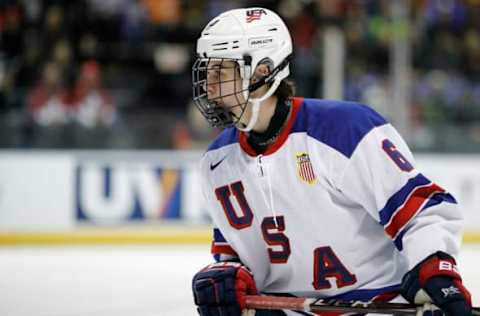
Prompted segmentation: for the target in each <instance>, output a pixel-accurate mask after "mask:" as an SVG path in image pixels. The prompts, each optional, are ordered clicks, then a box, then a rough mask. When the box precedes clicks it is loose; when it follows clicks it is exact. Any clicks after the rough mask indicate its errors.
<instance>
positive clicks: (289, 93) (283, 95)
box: [274, 79, 295, 101]
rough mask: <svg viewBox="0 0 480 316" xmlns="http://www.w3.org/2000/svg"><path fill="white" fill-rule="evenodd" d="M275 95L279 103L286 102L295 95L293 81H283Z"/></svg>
mask: <svg viewBox="0 0 480 316" xmlns="http://www.w3.org/2000/svg"><path fill="white" fill-rule="evenodd" d="M274 95H276V96H277V98H278V100H279V101H285V100H286V99H288V98H291V97H293V96H294V95H295V83H294V82H293V81H292V80H288V79H283V80H282V81H281V82H280V85H278V88H277V90H275V93H274Z"/></svg>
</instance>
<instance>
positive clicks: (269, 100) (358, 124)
mask: <svg viewBox="0 0 480 316" xmlns="http://www.w3.org/2000/svg"><path fill="white" fill-rule="evenodd" d="M197 53H198V56H199V58H198V60H197V61H196V63H195V65H194V66H193V92H194V102H195V104H196V106H197V107H198V109H199V110H200V111H201V113H202V114H203V115H204V116H205V118H206V119H207V120H208V122H209V123H210V124H211V125H212V126H215V127H223V128H225V130H224V131H223V132H222V133H221V134H220V135H219V136H218V138H217V139H216V140H215V141H214V142H213V143H212V145H211V146H210V148H209V149H208V151H207V152H206V153H205V155H204V157H203V159H202V162H201V178H202V180H203V184H202V189H203V193H204V196H205V199H206V202H207V204H208V207H209V211H210V213H211V217H212V220H213V223H214V225H215V228H214V229H213V243H212V253H213V255H214V257H215V259H216V261H217V262H216V263H212V264H210V265H208V266H207V267H205V268H203V269H202V270H201V271H199V272H198V273H197V274H196V275H195V276H194V278H193V293H194V299H195V303H196V305H197V306H198V312H199V313H200V315H202V316H227V315H228V316H239V315H241V313H242V310H244V308H245V295H246V294H255V293H268V294H283V295H294V296H308V297H329V298H339V299H344V300H363V301H371V300H385V301H390V300H392V299H395V298H396V299H397V300H398V299H399V298H401V296H400V295H402V296H403V298H405V299H406V300H408V301H410V302H414V303H417V304H424V305H423V308H420V309H419V311H420V312H425V314H427V313H430V314H431V313H432V310H435V313H438V312H440V311H441V312H443V313H445V314H446V315H452V316H460V315H471V300H470V294H469V293H468V291H467V290H466V289H465V287H464V286H463V285H462V279H461V277H460V274H459V272H458V271H457V269H456V262H455V257H456V256H457V255H458V251H459V244H460V239H461V225H462V216H461V214H460V211H459V209H458V208H457V203H456V201H455V198H454V197H453V196H452V195H451V194H450V193H448V192H447V191H446V190H445V189H444V188H442V187H441V186H439V185H437V184H436V183H434V182H432V181H430V180H429V179H428V178H427V177H426V176H425V175H423V174H422V173H421V172H420V171H419V170H418V169H416V168H415V165H414V159H413V157H412V154H411V152H410V150H409V149H408V147H407V145H406V144H405V142H404V141H403V139H402V138H401V137H400V135H399V134H398V133H397V132H396V130H395V129H394V128H393V127H392V125H390V124H389V123H388V122H387V121H386V120H385V119H384V118H383V117H381V116H380V115H379V114H378V113H376V112H375V111H373V110H372V109H371V108H369V107H368V106H365V105H362V104H358V103H354V102H343V101H332V100H318V99H306V98H305V99H304V98H298V97H292V94H293V93H292V87H291V85H290V84H289V83H288V82H287V81H286V80H285V79H286V78H287V76H288V75H289V58H290V55H291V53H292V42H291V38H290V34H289V32H288V29H287V28H286V26H285V24H284V23H283V21H282V20H281V19H280V18H279V17H278V16H277V14H275V13H274V12H272V11H270V10H267V9H263V8H247V9H236V10H231V11H227V12H224V13H223V14H220V15H219V16H217V17H216V18H214V19H213V20H212V21H211V22H210V23H208V25H207V26H206V27H205V29H204V30H203V31H202V34H201V37H200V39H199V40H198V43H197ZM433 304H434V305H433ZM435 306H437V307H438V308H439V309H435ZM441 312H440V313H441ZM263 313H265V311H262V315H264V314H263ZM259 314H260V313H258V312H257V316H258V315H259ZM285 314H287V315H299V313H297V312H291V311H285V312H282V311H277V312H269V314H268V315H285ZM300 314H305V313H300Z"/></svg>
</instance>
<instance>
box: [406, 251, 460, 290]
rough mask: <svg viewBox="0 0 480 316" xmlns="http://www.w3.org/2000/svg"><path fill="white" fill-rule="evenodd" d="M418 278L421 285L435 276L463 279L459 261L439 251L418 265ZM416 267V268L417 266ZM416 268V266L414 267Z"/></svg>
mask: <svg viewBox="0 0 480 316" xmlns="http://www.w3.org/2000/svg"><path fill="white" fill-rule="evenodd" d="M417 267H418V279H419V282H420V287H422V288H423V287H424V286H425V284H426V283H427V281H428V280H430V279H431V278H433V277H439V276H446V277H449V278H450V279H452V280H459V281H460V282H461V281H462V278H461V277H460V274H459V273H458V270H457V263H456V262H455V259H454V258H453V257H452V256H450V255H448V254H446V253H444V252H442V251H438V252H436V253H434V254H433V255H431V256H428V257H427V258H426V259H425V260H423V261H422V262H420V264H418V265H417ZM417 267H416V268H417ZM414 269H415V268H414Z"/></svg>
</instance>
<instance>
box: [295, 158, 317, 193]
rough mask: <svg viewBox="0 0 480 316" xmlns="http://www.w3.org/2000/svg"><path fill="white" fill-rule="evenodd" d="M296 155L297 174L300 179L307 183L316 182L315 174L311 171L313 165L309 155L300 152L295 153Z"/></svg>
mask: <svg viewBox="0 0 480 316" xmlns="http://www.w3.org/2000/svg"><path fill="white" fill-rule="evenodd" d="M296 157H297V174H298V176H299V177H300V179H301V180H302V181H303V182H305V183H307V184H309V185H313V184H315V183H317V176H316V175H315V172H314V171H313V165H312V162H311V161H310V156H309V155H308V153H305V152H301V153H297V154H296Z"/></svg>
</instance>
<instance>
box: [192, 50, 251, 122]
mask: <svg viewBox="0 0 480 316" xmlns="http://www.w3.org/2000/svg"><path fill="white" fill-rule="evenodd" d="M240 61H242V62H240ZM240 65H245V63H244V60H243V59H231V58H198V59H197V60H196V61H195V63H194V65H193V67H192V83H193V102H194V104H195V106H196V107H197V108H198V109H199V110H200V112H201V113H202V114H203V116H204V117H205V118H206V119H207V121H208V123H209V124H210V125H211V126H212V127H220V128H226V127H230V126H233V125H235V124H236V123H237V122H238V121H239V120H240V119H241V118H242V116H243V114H244V113H245V109H246V108H247V104H248V100H249V97H250V93H248V98H246V100H245V101H244V102H241V100H240V99H239V98H238V96H239V95H241V94H242V93H243V92H244V91H246V90H248V88H247V89H243V87H242V82H243V81H242V78H241V77H240V67H243V70H244V72H245V67H244V66H240ZM231 69H232V70H233V73H234V76H233V79H229V80H225V79H224V76H225V74H224V72H225V71H227V72H229V71H230V70H231ZM245 76H246V77H247V78H250V76H251V74H250V73H248V74H247V73H244V77H245ZM229 82H233V92H230V93H226V94H223V93H222V86H223V87H225V84H228V83H229ZM229 90H231V89H229ZM209 91H210V92H209ZM227 97H228V98H229V99H230V100H232V99H234V100H236V104H233V105H232V104H229V105H225V103H224V101H225V98H227ZM235 107H238V108H240V111H239V113H237V114H236V115H235V114H234V113H233V112H232V109H234V108H235Z"/></svg>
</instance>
